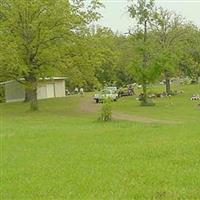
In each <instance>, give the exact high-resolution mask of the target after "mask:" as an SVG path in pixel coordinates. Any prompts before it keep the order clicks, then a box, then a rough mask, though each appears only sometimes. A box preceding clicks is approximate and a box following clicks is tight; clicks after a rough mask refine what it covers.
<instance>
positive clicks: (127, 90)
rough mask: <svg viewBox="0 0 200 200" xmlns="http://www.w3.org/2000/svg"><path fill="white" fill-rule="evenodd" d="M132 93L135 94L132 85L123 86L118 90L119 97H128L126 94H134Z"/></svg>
mask: <svg viewBox="0 0 200 200" xmlns="http://www.w3.org/2000/svg"><path fill="white" fill-rule="evenodd" d="M132 95H134V88H133V86H132V85H128V86H126V87H121V88H120V89H119V90H118V96H119V97H126V96H132Z"/></svg>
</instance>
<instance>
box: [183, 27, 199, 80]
mask: <svg viewBox="0 0 200 200" xmlns="http://www.w3.org/2000/svg"><path fill="white" fill-rule="evenodd" d="M183 47H184V48H183V53H182V57H181V60H180V69H181V71H182V72H183V74H184V75H185V76H188V77H190V78H191V79H192V80H193V82H196V83H198V80H199V77H200V31H199V30H198V28H196V27H191V29H190V30H189V31H188V39H187V40H185V42H184V45H183Z"/></svg>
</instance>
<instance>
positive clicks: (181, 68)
mask: <svg viewBox="0 0 200 200" xmlns="http://www.w3.org/2000/svg"><path fill="white" fill-rule="evenodd" d="M129 2H130V4H129V7H128V10H127V12H128V13H129V15H130V17H131V18H132V19H133V21H134V22H136V23H135V24H136V26H135V27H132V29H131V30H130V31H129V34H119V33H114V32H113V31H112V30H110V29H109V28H106V27H100V26H96V25H94V24H95V23H93V22H95V21H97V20H98V19H99V18H100V17H101V16H100V14H99V13H98V12H97V11H98V9H99V8H100V7H102V6H103V5H102V4H101V3H100V1H99V0H91V1H90V3H88V2H87V4H86V1H85V0H72V1H68V0H56V1H55V0H45V1H41V0H34V1H28V0H21V1H19V0H0V28H1V31H0V40H1V43H0V81H5V80H9V79H14V80H17V81H19V82H20V83H22V84H23V85H24V87H25V89H26V94H27V96H26V97H27V100H30V102H31V108H32V109H33V110H34V109H37V108H38V106H37V84H38V80H39V78H44V77H50V76H57V75H59V76H66V77H67V87H69V88H70V89H73V88H75V87H84V88H85V89H86V90H94V89H96V88H101V87H103V86H104V85H111V84H112V85H113V84H115V85H116V86H119V87H120V86H123V85H127V84H131V83H134V82H137V83H140V84H141V85H142V87H143V94H144V98H143V103H144V104H148V92H147V88H148V85H149V83H153V82H154V81H156V80H161V79H165V84H166V93H167V94H171V88H170V79H171V78H172V77H174V76H179V75H182V76H189V77H190V78H192V79H193V80H194V82H197V80H198V78H199V76H200V31H199V29H198V28H197V27H195V26H194V25H192V24H190V23H188V22H186V20H184V19H183V18H182V17H180V16H179V15H177V14H175V13H173V12H170V11H168V10H164V9H162V8H156V6H155V4H154V0H148V1H147V0H138V1H129ZM21 78H23V79H24V80H23V81H20V80H22V79H21Z"/></svg>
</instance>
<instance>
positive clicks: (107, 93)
mask: <svg viewBox="0 0 200 200" xmlns="http://www.w3.org/2000/svg"><path fill="white" fill-rule="evenodd" d="M108 98H110V99H111V100H112V101H117V99H118V94H117V92H115V91H114V90H108V89H104V90H101V91H100V92H98V93H96V94H95V95H94V100H95V101H96V103H100V102H103V100H105V99H108Z"/></svg>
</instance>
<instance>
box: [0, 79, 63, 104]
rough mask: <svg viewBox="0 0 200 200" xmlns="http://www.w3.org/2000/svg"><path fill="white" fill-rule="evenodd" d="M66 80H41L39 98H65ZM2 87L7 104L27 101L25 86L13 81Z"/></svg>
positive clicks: (4, 83)
mask: <svg viewBox="0 0 200 200" xmlns="http://www.w3.org/2000/svg"><path fill="white" fill-rule="evenodd" d="M65 79H66V78H65V77H52V78H44V79H42V78H41V79H40V80H39V82H38V88H37V98H38V99H48V98H54V97H65ZM21 81H23V80H21ZM1 85H4V86H5V100H6V102H16V101H23V100H24V99H25V86H24V85H23V84H21V83H19V82H17V81H14V80H12V81H6V82H3V83H1Z"/></svg>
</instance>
